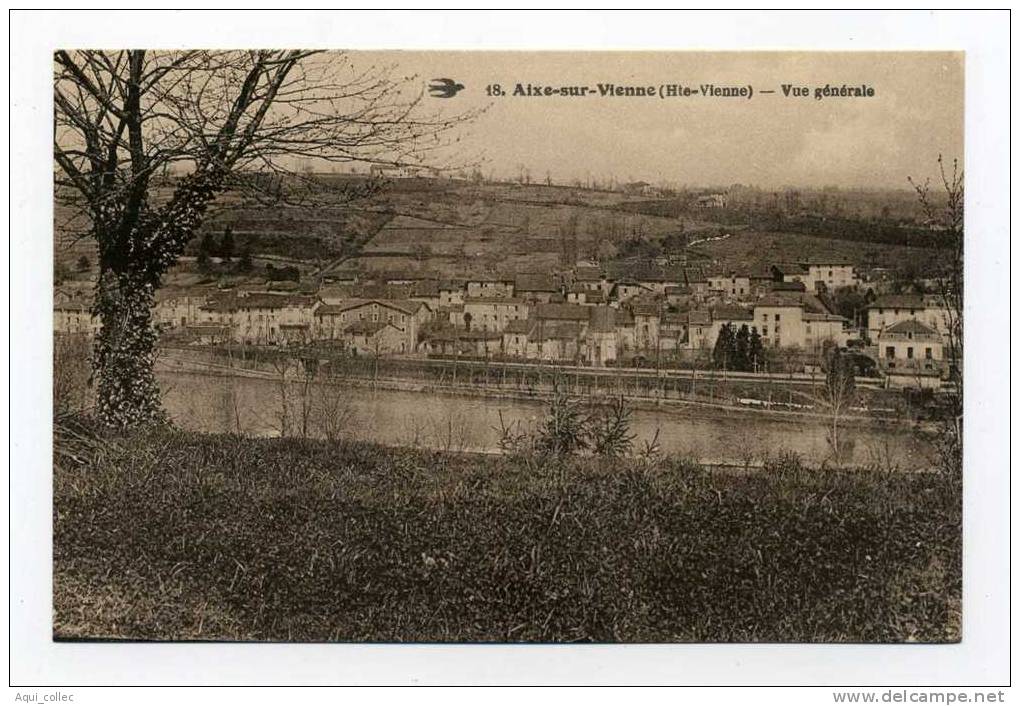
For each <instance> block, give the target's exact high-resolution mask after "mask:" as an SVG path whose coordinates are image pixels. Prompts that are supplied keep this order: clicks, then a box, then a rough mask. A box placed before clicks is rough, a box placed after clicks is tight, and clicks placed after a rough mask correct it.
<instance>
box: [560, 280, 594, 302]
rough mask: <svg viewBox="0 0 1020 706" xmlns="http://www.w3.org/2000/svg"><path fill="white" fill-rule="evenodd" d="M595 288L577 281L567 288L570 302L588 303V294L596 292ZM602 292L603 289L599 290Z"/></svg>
mask: <svg viewBox="0 0 1020 706" xmlns="http://www.w3.org/2000/svg"><path fill="white" fill-rule="evenodd" d="M594 292H595V290H591V289H588V288H587V287H585V286H584V285H583V284H579V283H575V284H572V285H570V287H569V288H568V289H567V303H568V304H587V303H588V295H589V294H594ZM599 293H600V294H601V291H600V292H599Z"/></svg>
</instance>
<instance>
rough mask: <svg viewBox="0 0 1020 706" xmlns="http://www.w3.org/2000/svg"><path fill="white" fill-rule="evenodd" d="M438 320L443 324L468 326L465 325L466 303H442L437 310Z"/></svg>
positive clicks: (457, 326)
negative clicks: (444, 304)
mask: <svg viewBox="0 0 1020 706" xmlns="http://www.w3.org/2000/svg"><path fill="white" fill-rule="evenodd" d="M436 320H437V321H438V322H440V323H442V324H449V325H451V326H455V327H456V328H466V327H465V325H464V305H463V304H447V305H446V306H442V305H440V307H439V308H438V309H437V310H436Z"/></svg>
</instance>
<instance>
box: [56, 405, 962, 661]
mask: <svg viewBox="0 0 1020 706" xmlns="http://www.w3.org/2000/svg"><path fill="white" fill-rule="evenodd" d="M54 474H55V475H54V516H53V522H54V545H53V550H54V566H53V575H54V597H53V598H54V635H55V637H56V638H57V639H80V638H114V639H142V640H151V639H156V640H158V639H175V640H177V639H179V640H208V639H217V640H218V639H238V640H306V641H321V640H336V641H383V642H388V641H412V642H418V641H425V642H448V641H471V642H490V641H512V642H516V641H521V642H560V641H596V642H613V641H622V642H664V641H665V642H671V641H710V642H729V641H813V642H825V641H837V642H875V641H931V642H944V641H956V640H959V639H960V595H961V525H960V521H961V520H960V494H959V492H960V489H959V485H958V484H957V483H954V482H953V481H951V480H950V479H947V478H945V477H942V476H938V475H932V474H877V473H869V472H834V471H819V470H809V469H805V468H802V467H800V466H799V464H798V463H797V462H796V461H795V460H793V459H790V458H788V457H787V458H783V457H776V458H775V459H773V460H771V461H770V462H769V463H768V464H766V467H765V469H764V470H763V471H762V472H761V473H757V474H742V473H733V472H729V473H723V472H713V471H707V470H704V469H702V468H699V467H697V466H694V465H693V464H691V463H689V462H685V461H683V460H682V459H669V458H667V459H629V460H620V461H609V460H597V459H583V460H570V459H566V460H546V461H542V460H539V459H535V458H508V457H497V456H487V457H481V456H473V455H464V454H441V453H432V452H427V451H420V450H411V449H394V448H383V447H379V446H375V445H372V444H366V443H344V442H339V443H329V442H318V441H306V440H269V439H263V440H253V439H244V438H240V437H235V436H216V435H200V434H190V433H184V432H179V431H174V430H171V429H154V430H150V431H147V432H139V433H135V434H132V435H120V436H111V435H109V434H98V433H97V432H95V431H93V430H91V428H90V427H89V426H87V425H76V426H74V427H73V429H72V428H68V427H61V428H60V429H59V430H58V434H57V436H56V451H55V469H54Z"/></svg>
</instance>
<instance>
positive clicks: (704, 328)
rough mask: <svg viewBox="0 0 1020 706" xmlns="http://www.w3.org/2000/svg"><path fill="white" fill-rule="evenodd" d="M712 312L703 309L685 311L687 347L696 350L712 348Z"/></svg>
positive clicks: (713, 339) (713, 340)
mask: <svg viewBox="0 0 1020 706" xmlns="http://www.w3.org/2000/svg"><path fill="white" fill-rule="evenodd" d="M714 345H715V338H712V314H711V312H709V311H705V310H693V311H689V312H687V346H686V347H687V348H693V349H696V350H700V349H704V348H712V347H713V346H714Z"/></svg>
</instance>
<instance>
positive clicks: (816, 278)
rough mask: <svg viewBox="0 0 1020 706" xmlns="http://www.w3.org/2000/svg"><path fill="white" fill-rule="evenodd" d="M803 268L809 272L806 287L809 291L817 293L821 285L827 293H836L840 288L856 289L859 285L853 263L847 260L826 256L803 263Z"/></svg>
mask: <svg viewBox="0 0 1020 706" xmlns="http://www.w3.org/2000/svg"><path fill="white" fill-rule="evenodd" d="M800 264H801V266H803V267H805V268H806V269H807V271H808V276H807V281H805V285H806V286H807V288H808V291H812V292H814V291H816V290H817V289H818V287H819V284H822V285H824V286H825V288H826V290H827V291H830V292H832V291H834V290H836V289H839V288H840V287H854V286H856V285H857V282H858V279H857V274H856V272H855V271H854V265H853V263H852V262H850V261H849V260H847V259H845V258H839V257H833V256H824V257H816V258H810V259H806V260H804V261H802V262H801V263H800Z"/></svg>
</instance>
